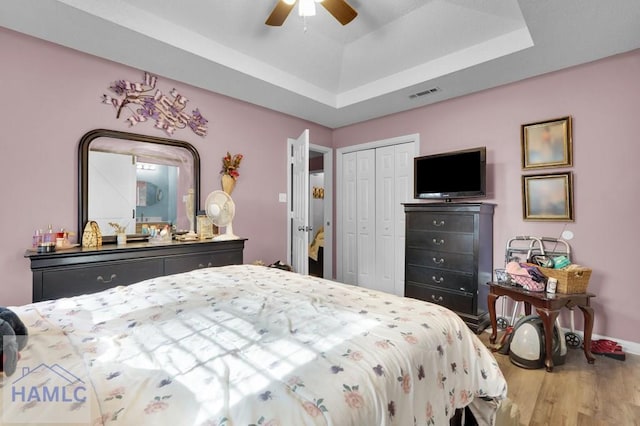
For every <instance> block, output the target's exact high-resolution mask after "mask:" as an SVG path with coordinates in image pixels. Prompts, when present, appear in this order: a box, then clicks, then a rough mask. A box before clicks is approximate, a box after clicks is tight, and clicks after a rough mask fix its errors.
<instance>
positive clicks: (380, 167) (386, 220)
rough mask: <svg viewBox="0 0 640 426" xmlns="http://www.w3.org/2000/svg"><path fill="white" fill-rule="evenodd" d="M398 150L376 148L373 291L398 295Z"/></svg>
mask: <svg viewBox="0 0 640 426" xmlns="http://www.w3.org/2000/svg"><path fill="white" fill-rule="evenodd" d="M394 148H395V147H394V146H385V147H383V148H377V149H376V227H375V229H376V247H377V250H376V254H375V255H376V279H375V281H374V283H373V286H372V288H373V289H375V290H380V291H384V292H387V293H394V286H395V280H394V275H395V269H396V268H395V252H396V249H397V247H395V214H396V208H395V207H396V206H395V193H396V185H395V149H394Z"/></svg>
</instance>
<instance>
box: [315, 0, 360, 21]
mask: <svg viewBox="0 0 640 426" xmlns="http://www.w3.org/2000/svg"><path fill="white" fill-rule="evenodd" d="M320 4H321V5H322V6H324V8H325V9H327V11H328V12H329V13H330V14H332V15H333V17H334V18H336V19H337V20H338V22H340V23H341V24H342V25H347V24H348V23H349V22H351V21H353V20H354V18H355V17H356V16H358V12H356V11H355V9H354V8H353V7H351V6H350V5H349V3H347V2H346V1H345V0H324V1H323V2H322V3H320Z"/></svg>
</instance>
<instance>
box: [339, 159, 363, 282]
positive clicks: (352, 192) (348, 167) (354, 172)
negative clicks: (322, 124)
mask: <svg viewBox="0 0 640 426" xmlns="http://www.w3.org/2000/svg"><path fill="white" fill-rule="evenodd" d="M357 176H358V168H357V152H349V153H347V154H344V155H343V156H342V188H343V190H342V200H343V207H342V225H343V226H342V232H341V237H342V238H338V239H339V240H341V241H342V255H341V256H340V258H341V260H342V263H341V264H342V277H341V280H342V282H345V283H347V284H358V277H357V273H358V269H357V261H358V244H357V239H358V238H357V235H358V217H357V215H356V207H357V202H356V194H357V191H356V184H357Z"/></svg>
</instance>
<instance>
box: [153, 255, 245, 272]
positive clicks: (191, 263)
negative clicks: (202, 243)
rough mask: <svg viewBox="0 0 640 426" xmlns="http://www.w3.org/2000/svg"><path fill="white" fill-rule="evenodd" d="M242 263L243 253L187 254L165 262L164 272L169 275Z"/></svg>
mask: <svg viewBox="0 0 640 426" xmlns="http://www.w3.org/2000/svg"><path fill="white" fill-rule="evenodd" d="M241 263H242V251H240V250H228V251H216V252H215V253H214V252H212V253H200V254H187V255H183V256H171V257H168V258H166V259H165V261H164V272H165V274H167V275H170V274H178V273H180V272H188V271H193V270H194V269H200V268H210V267H212V266H225V265H237V264H241Z"/></svg>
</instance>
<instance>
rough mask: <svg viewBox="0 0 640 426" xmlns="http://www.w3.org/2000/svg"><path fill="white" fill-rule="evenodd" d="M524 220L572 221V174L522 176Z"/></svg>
mask: <svg viewBox="0 0 640 426" xmlns="http://www.w3.org/2000/svg"><path fill="white" fill-rule="evenodd" d="M522 210H523V216H524V220H547V221H573V174H572V173H571V172H567V173H551V174H544V175H530V176H522Z"/></svg>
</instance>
